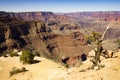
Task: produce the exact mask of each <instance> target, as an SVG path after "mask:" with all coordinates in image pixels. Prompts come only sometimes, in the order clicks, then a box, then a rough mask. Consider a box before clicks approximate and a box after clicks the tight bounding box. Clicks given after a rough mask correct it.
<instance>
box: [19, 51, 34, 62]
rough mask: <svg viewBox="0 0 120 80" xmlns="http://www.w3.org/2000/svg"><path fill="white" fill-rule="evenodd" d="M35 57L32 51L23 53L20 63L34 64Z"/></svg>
mask: <svg viewBox="0 0 120 80" xmlns="http://www.w3.org/2000/svg"><path fill="white" fill-rule="evenodd" d="M33 59H34V55H33V53H32V52H30V51H23V53H22V55H21V56H20V61H22V62H23V64H24V63H27V64H31V63H33V61H34V60H33Z"/></svg>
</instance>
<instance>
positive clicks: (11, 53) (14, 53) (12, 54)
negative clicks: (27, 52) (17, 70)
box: [9, 52, 18, 57]
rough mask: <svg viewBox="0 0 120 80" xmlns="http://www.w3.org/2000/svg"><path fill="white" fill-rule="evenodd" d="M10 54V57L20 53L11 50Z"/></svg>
mask: <svg viewBox="0 0 120 80" xmlns="http://www.w3.org/2000/svg"><path fill="white" fill-rule="evenodd" d="M9 55H10V57H13V56H18V53H17V52H10V53H9Z"/></svg>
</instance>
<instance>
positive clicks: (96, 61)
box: [88, 27, 109, 68]
mask: <svg viewBox="0 0 120 80" xmlns="http://www.w3.org/2000/svg"><path fill="white" fill-rule="evenodd" d="M108 29H109V27H107V28H106V30H105V32H104V33H103V35H102V37H101V36H100V35H99V33H97V32H94V31H92V33H91V36H90V37H88V40H89V41H90V42H95V44H96V49H95V50H94V51H95V57H94V61H93V63H94V66H97V67H98V68H99V67H100V65H99V64H100V55H101V53H102V51H103V47H102V41H103V40H104V36H105V33H106V31H107V30H108Z"/></svg>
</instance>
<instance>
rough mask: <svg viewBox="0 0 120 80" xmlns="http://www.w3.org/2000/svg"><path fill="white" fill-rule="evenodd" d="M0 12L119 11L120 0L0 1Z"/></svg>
mask: <svg viewBox="0 0 120 80" xmlns="http://www.w3.org/2000/svg"><path fill="white" fill-rule="evenodd" d="M0 11H7V12H28V11H29V12H34V11H51V12H64V13H67V12H85V11H120V0H0Z"/></svg>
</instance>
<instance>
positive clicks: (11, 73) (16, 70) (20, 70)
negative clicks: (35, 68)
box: [9, 67, 27, 76]
mask: <svg viewBox="0 0 120 80" xmlns="http://www.w3.org/2000/svg"><path fill="white" fill-rule="evenodd" d="M26 71H27V70H26V69H25V68H24V67H22V68H21V69H17V68H16V67H13V68H12V71H10V72H9V73H10V76H13V75H14V74H17V73H21V72H26Z"/></svg>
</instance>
